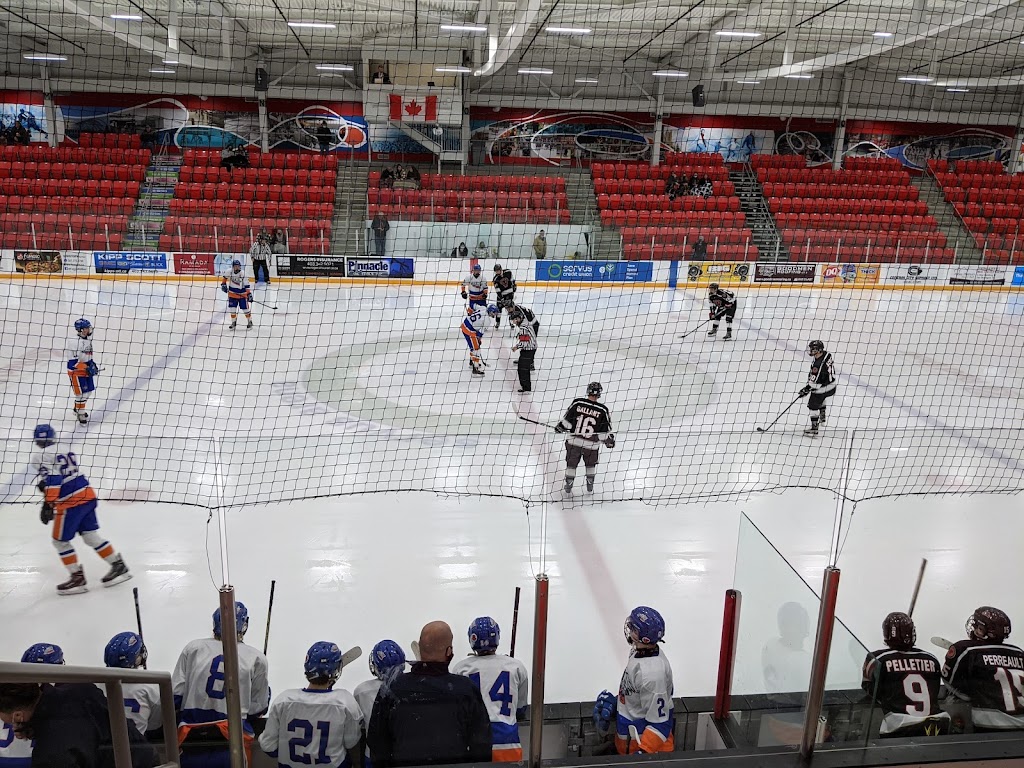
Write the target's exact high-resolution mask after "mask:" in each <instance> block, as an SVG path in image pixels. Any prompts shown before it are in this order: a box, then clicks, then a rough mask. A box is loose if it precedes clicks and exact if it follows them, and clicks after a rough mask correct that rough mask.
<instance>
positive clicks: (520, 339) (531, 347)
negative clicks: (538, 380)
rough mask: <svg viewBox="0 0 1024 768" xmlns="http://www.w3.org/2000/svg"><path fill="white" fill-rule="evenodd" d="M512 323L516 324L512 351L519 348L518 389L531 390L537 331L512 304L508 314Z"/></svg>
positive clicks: (522, 390)
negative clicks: (531, 373) (531, 372)
mask: <svg viewBox="0 0 1024 768" xmlns="http://www.w3.org/2000/svg"><path fill="white" fill-rule="evenodd" d="M508 318H509V320H510V321H511V322H512V325H514V326H516V343H515V344H514V345H513V346H512V349H513V351H514V350H517V349H518V350H519V362H518V364H517V368H518V371H519V391H520V392H532V391H533V386H532V384H531V382H530V369H531V368H533V359H534V358H535V357H536V356H537V331H536V330H535V329H534V327H533V324H532V323H529V322H527V320H526V315H525V314H523V310H522V309H520V308H519V307H517V306H513V307H512V309H511V310H510V311H509V314H508Z"/></svg>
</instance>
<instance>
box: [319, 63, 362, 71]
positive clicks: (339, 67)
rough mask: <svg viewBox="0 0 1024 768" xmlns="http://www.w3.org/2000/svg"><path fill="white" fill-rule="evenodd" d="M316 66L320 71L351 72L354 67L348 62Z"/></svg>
mask: <svg viewBox="0 0 1024 768" xmlns="http://www.w3.org/2000/svg"><path fill="white" fill-rule="evenodd" d="M316 68H317V69H318V70H320V71H321V72H353V71H355V67H353V66H351V65H350V64H317V65H316Z"/></svg>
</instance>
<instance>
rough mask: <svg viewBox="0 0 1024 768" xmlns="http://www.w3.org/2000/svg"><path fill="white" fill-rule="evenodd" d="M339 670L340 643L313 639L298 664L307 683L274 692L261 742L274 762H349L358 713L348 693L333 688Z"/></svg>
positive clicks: (355, 740) (290, 764) (292, 767)
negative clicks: (300, 686)
mask: <svg viewBox="0 0 1024 768" xmlns="http://www.w3.org/2000/svg"><path fill="white" fill-rule="evenodd" d="M341 669H342V654H341V648H339V647H338V645H337V644H336V643H331V642H327V641H323V640H321V641H320V642H317V643H313V645H311V646H310V648H309V650H308V651H307V652H306V660H305V662H304V663H303V670H304V671H305V674H306V679H307V680H308V681H309V683H308V685H306V687H305V688H292V689H289V690H287V691H285V692H284V693H282V694H280V695H279V696H277V697H275V699H274V703H273V704H271V705H270V711H269V712H268V713H267V726H266V728H265V729H264V731H263V733H262V734H261V735H260V746H261V747H262V748H263V751H264V752H266V753H267V754H268V755H270V756H271V757H273V758H274V759H276V760H277V764H278V766H287V767H288V768H299V766H306V765H310V764H311V763H312V764H316V765H320V764H324V765H348V764H349V763H350V762H351V761H350V760H349V757H348V753H349V751H350V750H351V749H352V748H353V747H355V746H356V745H357V744H359V738H360V736H361V735H362V730H361V727H360V726H361V722H362V717H361V715H360V714H359V705H358V704H357V703H356V700H355V698H354V697H353V696H352V694H351V693H349V692H348V691H346V690H344V689H341V688H335V687H334V684H335V682H337V680H338V677H339V676H340V675H341ZM314 723H315V725H314ZM297 724H298V725H297Z"/></svg>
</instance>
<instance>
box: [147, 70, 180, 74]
mask: <svg viewBox="0 0 1024 768" xmlns="http://www.w3.org/2000/svg"><path fill="white" fill-rule="evenodd" d="M149 74H151V75H173V74H174V70H173V69H151V70H149Z"/></svg>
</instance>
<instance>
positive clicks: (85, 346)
mask: <svg viewBox="0 0 1024 768" xmlns="http://www.w3.org/2000/svg"><path fill="white" fill-rule="evenodd" d="M92 336H93V335H92V334H91V333H90V334H89V335H88V336H86V337H85V338H84V339H83V338H82V337H81V336H76V337H75V344H74V346H73V347H72V348H71V357H72V359H74V360H77V361H78V362H79V363H91V362H92V356H93V349H92Z"/></svg>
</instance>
